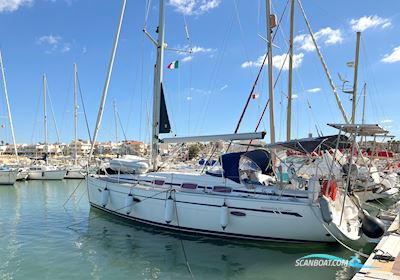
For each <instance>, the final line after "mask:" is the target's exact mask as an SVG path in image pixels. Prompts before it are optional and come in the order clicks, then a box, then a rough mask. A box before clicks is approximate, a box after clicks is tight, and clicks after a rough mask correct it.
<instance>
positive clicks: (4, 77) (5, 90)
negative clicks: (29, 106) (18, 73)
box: [0, 50, 19, 163]
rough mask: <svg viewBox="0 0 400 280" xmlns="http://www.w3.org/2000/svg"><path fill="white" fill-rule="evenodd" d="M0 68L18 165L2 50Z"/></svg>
mask: <svg viewBox="0 0 400 280" xmlns="http://www.w3.org/2000/svg"><path fill="white" fill-rule="evenodd" d="M0 67H1V74H2V76H3V85H4V96H5V99H6V103H7V112H8V121H9V122H10V128H11V137H12V141H13V146H14V153H15V157H16V159H17V163H19V160H18V151H17V143H16V142H15V134H14V126H13V121H12V117H11V110H10V103H9V101H8V91H7V82H6V75H5V73H4V64H3V57H2V55H1V50H0Z"/></svg>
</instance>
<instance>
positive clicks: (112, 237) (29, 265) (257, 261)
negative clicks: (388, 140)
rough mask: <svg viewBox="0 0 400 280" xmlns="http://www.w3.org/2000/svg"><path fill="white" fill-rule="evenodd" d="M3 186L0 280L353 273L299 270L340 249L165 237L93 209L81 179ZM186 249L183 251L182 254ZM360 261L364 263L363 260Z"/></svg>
mask: <svg viewBox="0 0 400 280" xmlns="http://www.w3.org/2000/svg"><path fill="white" fill-rule="evenodd" d="M79 183H80V180H72V181H61V182H42V181H28V182H21V183H17V184H16V185H15V186H0V279H174V280H175V279H191V275H190V273H189V271H188V267H187V265H186V260H185V255H184V253H183V252H184V251H185V252H186V256H187V261H188V263H189V265H190V268H191V271H192V274H193V276H194V279H207V280H211V279H350V278H351V277H352V275H353V274H354V273H355V270H353V269H351V268H304V267H303V268H299V267H295V261H296V259H297V258H300V257H302V256H304V255H307V254H312V253H324V254H333V255H336V256H339V257H342V258H345V259H350V257H351V256H352V255H353V253H351V252H349V251H347V250H346V249H343V248H342V247H341V246H340V245H326V244H307V245H305V244H285V243H271V242H248V241H238V240H224V239H221V238H211V237H205V236H200V235H199V236H197V235H187V234H178V233H173V232H166V231H163V230H159V229H156V228H153V227H149V226H143V225H139V224H136V223H132V222H127V221H124V220H122V219H119V218H116V217H114V216H111V215H109V214H105V213H102V212H99V211H98V210H94V209H90V207H89V204H88V201H87V195H86V185H85V182H84V181H83V182H82V183H81V185H80V186H79V188H78V189H77V192H76V193H75V194H74V195H73V196H72V197H71V199H70V201H69V202H68V203H67V204H66V205H65V207H63V204H64V203H65V202H66V200H67V199H68V197H69V196H70V194H71V193H72V192H73V190H74V189H75V187H76V186H77V185H78V184H79ZM183 249H184V250H183ZM363 261H364V260H363Z"/></svg>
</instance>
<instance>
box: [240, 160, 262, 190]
mask: <svg viewBox="0 0 400 280" xmlns="http://www.w3.org/2000/svg"><path fill="white" fill-rule="evenodd" d="M261 175H262V171H261V169H260V167H258V166H257V164H255V163H254V162H253V161H252V160H250V159H248V158H246V157H242V158H241V159H240V161H239V176H240V181H241V182H242V183H244V184H252V185H254V184H255V185H261V184H262V183H261V181H262V179H261V178H260V177H261Z"/></svg>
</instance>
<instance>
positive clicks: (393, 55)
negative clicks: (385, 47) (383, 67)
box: [381, 46, 400, 63]
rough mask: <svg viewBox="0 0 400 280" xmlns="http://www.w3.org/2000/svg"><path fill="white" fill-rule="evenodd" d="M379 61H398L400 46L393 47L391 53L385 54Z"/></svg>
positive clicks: (399, 58)
mask: <svg viewBox="0 0 400 280" xmlns="http://www.w3.org/2000/svg"><path fill="white" fill-rule="evenodd" d="M381 61H382V62H385V63H395V62H398V61H400V46H398V47H396V48H394V49H393V50H392V53H390V54H385V55H384V56H383V58H382V59H381Z"/></svg>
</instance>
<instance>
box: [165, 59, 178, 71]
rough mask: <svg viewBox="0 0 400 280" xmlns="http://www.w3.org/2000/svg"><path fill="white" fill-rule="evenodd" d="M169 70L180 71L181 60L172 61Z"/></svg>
mask: <svg viewBox="0 0 400 280" xmlns="http://www.w3.org/2000/svg"><path fill="white" fill-rule="evenodd" d="M167 68H168V69H178V68H179V60H175V61H172V62H171V63H170V64H168V66H167Z"/></svg>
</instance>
